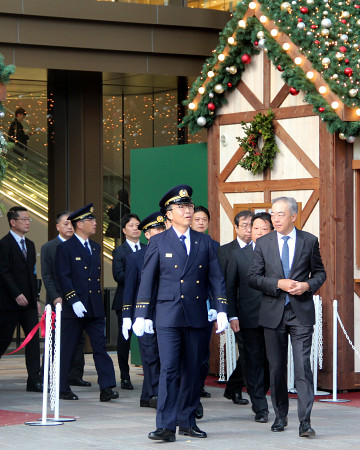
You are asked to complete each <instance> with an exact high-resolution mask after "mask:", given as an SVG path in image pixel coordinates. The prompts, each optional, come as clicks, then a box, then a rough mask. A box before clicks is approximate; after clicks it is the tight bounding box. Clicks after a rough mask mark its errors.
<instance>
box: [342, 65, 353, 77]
mask: <svg viewBox="0 0 360 450" xmlns="http://www.w3.org/2000/svg"><path fill="white" fill-rule="evenodd" d="M344 74H345V75H347V76H348V77H351V75H352V74H353V70H352V68H351V67H346V69H344Z"/></svg>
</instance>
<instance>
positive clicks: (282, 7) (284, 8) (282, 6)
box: [280, 2, 291, 11]
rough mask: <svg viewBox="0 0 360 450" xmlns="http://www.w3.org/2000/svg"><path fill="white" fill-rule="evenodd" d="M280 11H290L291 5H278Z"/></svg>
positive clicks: (284, 3) (285, 3)
mask: <svg viewBox="0 0 360 450" xmlns="http://www.w3.org/2000/svg"><path fill="white" fill-rule="evenodd" d="M280 9H281V11H290V9H291V5H290V3H289V2H283V3H281V5H280Z"/></svg>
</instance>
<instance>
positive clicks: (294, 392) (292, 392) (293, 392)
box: [288, 388, 297, 394]
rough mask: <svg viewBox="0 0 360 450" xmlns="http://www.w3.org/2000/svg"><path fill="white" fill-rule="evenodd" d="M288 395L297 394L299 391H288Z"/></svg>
mask: <svg viewBox="0 0 360 450" xmlns="http://www.w3.org/2000/svg"><path fill="white" fill-rule="evenodd" d="M288 393H289V394H297V390H296V389H295V388H294V389H288Z"/></svg>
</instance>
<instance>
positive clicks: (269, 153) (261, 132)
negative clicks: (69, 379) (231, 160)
mask: <svg viewBox="0 0 360 450" xmlns="http://www.w3.org/2000/svg"><path fill="white" fill-rule="evenodd" d="M274 118H275V114H274V113H273V111H271V109H270V110H269V111H268V113H267V114H261V113H258V114H256V116H255V117H254V120H253V121H252V122H250V123H247V122H241V126H242V128H243V130H244V131H245V136H244V137H242V138H240V137H237V138H236V139H237V140H238V141H239V144H240V146H241V147H242V148H243V150H244V156H243V157H242V158H241V160H240V161H239V165H240V166H241V167H243V168H244V169H246V170H250V171H251V172H252V173H253V174H256V173H260V172H262V171H263V170H264V169H266V168H267V167H270V169H272V168H273V165H274V159H275V157H276V153H278V152H279V149H278V146H277V145H276V140H275V134H274V124H273V120H274Z"/></svg>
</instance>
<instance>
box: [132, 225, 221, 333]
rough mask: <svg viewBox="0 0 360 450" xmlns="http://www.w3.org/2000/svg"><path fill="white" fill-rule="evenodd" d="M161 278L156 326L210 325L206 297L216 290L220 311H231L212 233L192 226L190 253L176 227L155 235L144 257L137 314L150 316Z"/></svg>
mask: <svg viewBox="0 0 360 450" xmlns="http://www.w3.org/2000/svg"><path fill="white" fill-rule="evenodd" d="M157 281H158V293H157V297H156V310H155V313H156V322H155V323H156V326H157V327H158V326H161V327H186V326H190V327H194V328H202V327H206V326H208V324H209V322H208V314H207V307H206V300H207V299H208V297H209V291H211V292H212V294H213V301H214V306H215V308H216V310H217V311H218V312H225V313H226V311H227V300H226V295H225V282H224V277H223V274H222V271H221V268H220V264H219V260H218V257H217V249H216V246H215V245H214V241H213V240H212V239H211V238H210V236H208V235H205V234H202V233H199V232H197V231H194V230H190V254H189V256H187V255H186V253H185V251H184V248H183V246H182V244H181V242H180V239H179V238H178V236H177V235H176V233H175V231H174V229H173V228H170V229H168V230H166V231H164V232H163V233H161V234H158V235H155V236H152V237H151V240H150V242H149V245H148V249H147V251H146V254H145V258H144V265H143V269H142V274H141V282H140V287H139V292H138V299H137V304H136V311H135V317H148V315H149V309H150V308H151V294H152V292H153V287H154V283H156V282H157Z"/></svg>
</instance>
